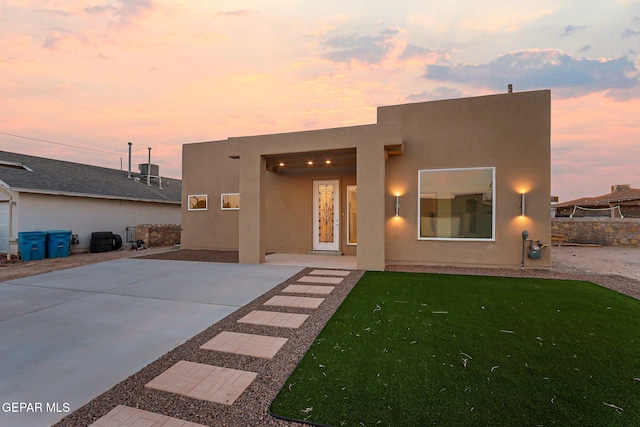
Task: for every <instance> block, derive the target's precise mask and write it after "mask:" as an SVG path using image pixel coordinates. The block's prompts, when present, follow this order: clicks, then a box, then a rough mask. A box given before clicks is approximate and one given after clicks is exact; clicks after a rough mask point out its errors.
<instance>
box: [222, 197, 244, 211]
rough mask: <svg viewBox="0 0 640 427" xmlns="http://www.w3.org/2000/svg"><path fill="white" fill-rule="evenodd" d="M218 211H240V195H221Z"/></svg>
mask: <svg viewBox="0 0 640 427" xmlns="http://www.w3.org/2000/svg"><path fill="white" fill-rule="evenodd" d="M220 209H221V210H223V211H237V210H238V209H240V193H222V194H221V195H220Z"/></svg>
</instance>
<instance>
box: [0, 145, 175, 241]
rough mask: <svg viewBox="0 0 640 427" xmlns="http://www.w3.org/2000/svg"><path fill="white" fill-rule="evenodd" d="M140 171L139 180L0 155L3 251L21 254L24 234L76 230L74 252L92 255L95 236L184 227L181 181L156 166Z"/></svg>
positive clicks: (87, 167) (98, 169)
mask: <svg viewBox="0 0 640 427" xmlns="http://www.w3.org/2000/svg"><path fill="white" fill-rule="evenodd" d="M140 166H141V167H140V170H141V172H142V173H141V174H139V175H138V174H137V175H135V176H134V175H131V174H130V173H128V172H127V171H121V170H117V169H108V168H103V167H98V166H90V165H84V164H79V163H71V162H65V161H60V160H52V159H47V158H43V157H35V156H27V155H24V154H17V153H10V152H6V151H0V252H5V253H6V252H11V253H17V252H18V245H17V241H18V233H19V232H22V231H47V230H71V231H72V233H73V234H77V237H78V240H79V242H78V244H76V245H73V249H74V251H87V250H89V246H90V239H91V233H92V232H94V231H112V232H114V233H116V234H120V235H121V237H122V238H123V239H124V238H125V233H126V227H128V226H135V225H138V224H179V223H180V215H181V214H180V206H181V192H182V181H180V180H178V179H167V178H160V177H159V176H158V169H157V165H153V164H152V165H151V168H148V167H147V166H148V165H147V164H146V163H145V164H143V165H140ZM147 169H150V171H151V175H150V176H149V177H148V179H147V175H146V172H147ZM143 174H144V175H143ZM128 176H131V177H130V178H129V177H128ZM149 184H150V185H149Z"/></svg>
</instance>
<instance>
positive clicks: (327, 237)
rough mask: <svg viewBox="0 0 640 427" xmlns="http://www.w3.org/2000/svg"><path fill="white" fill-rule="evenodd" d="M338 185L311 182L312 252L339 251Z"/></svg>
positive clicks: (334, 181)
mask: <svg viewBox="0 0 640 427" xmlns="http://www.w3.org/2000/svg"><path fill="white" fill-rule="evenodd" d="M339 186H340V183H339V182H338V180H322V181H313V194H314V197H313V250H315V251H338V250H340V188H339Z"/></svg>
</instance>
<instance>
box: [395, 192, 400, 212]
mask: <svg viewBox="0 0 640 427" xmlns="http://www.w3.org/2000/svg"><path fill="white" fill-rule="evenodd" d="M396 216H400V196H396Z"/></svg>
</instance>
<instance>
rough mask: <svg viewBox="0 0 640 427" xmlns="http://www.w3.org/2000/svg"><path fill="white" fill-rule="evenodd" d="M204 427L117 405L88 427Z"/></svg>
mask: <svg viewBox="0 0 640 427" xmlns="http://www.w3.org/2000/svg"><path fill="white" fill-rule="evenodd" d="M131 426H133V427H138V426H140V427H142V426H144V427H206V426H205V425H203V424H196V423H192V422H191V421H184V420H181V419H179V418H173V417H169V416H166V415H161V414H156V413H155V412H149V411H144V410H142V409H136V408H130V407H128V406H124V405H118V406H116V407H115V408H113V409H112V410H110V411H109V412H108V413H107V414H105V415H104V416H102V417H100V418H99V419H98V420H96V422H94V423H93V424H91V425H90V426H89V427H131Z"/></svg>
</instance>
